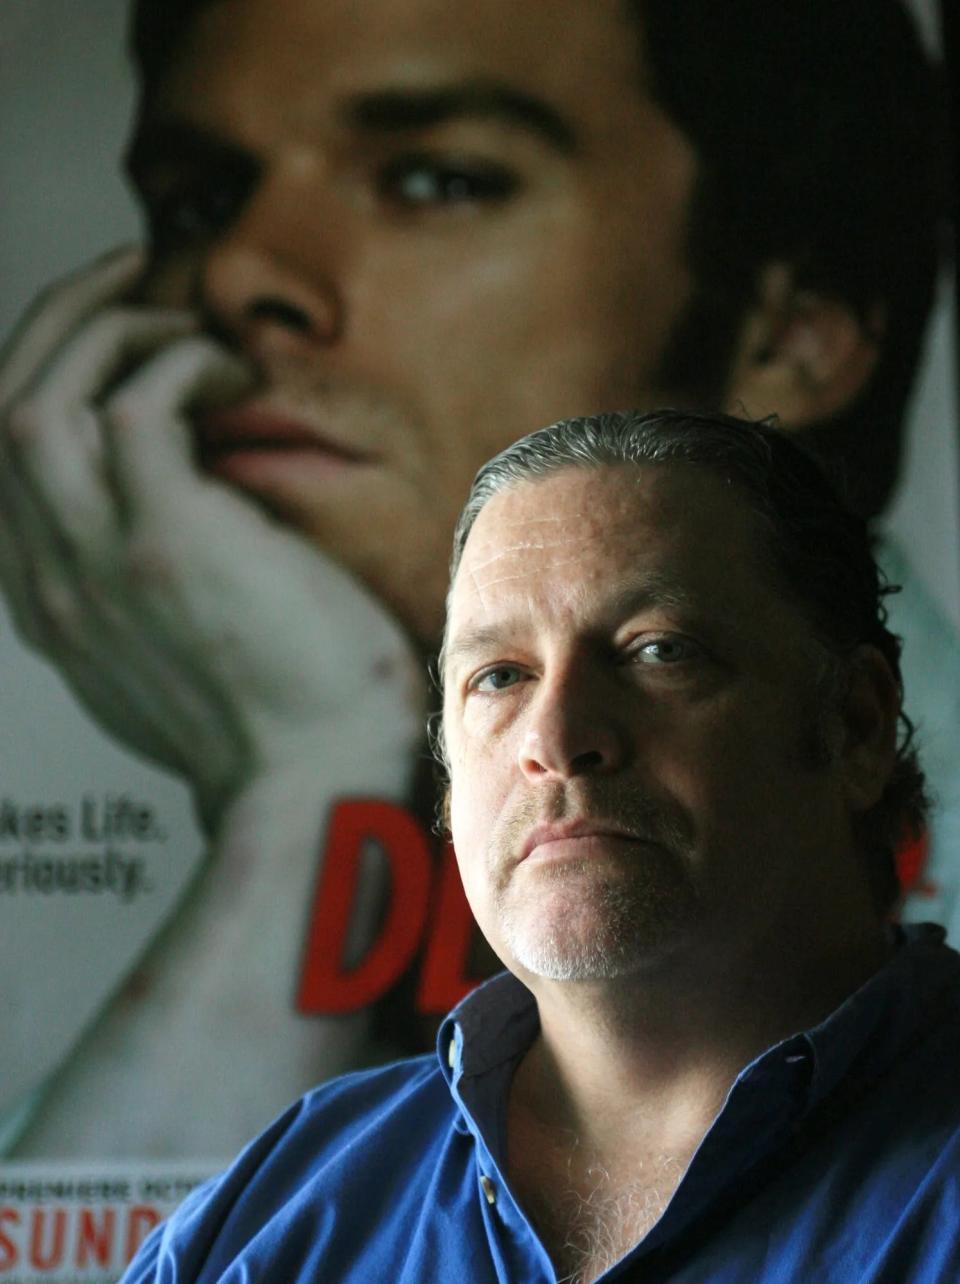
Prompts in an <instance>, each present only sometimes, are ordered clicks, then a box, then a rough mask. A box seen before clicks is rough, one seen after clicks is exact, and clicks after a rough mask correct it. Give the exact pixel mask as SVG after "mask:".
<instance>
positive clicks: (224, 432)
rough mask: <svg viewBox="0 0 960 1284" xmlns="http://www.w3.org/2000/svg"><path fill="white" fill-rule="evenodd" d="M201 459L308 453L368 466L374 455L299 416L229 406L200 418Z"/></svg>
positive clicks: (202, 415) (255, 406)
mask: <svg viewBox="0 0 960 1284" xmlns="http://www.w3.org/2000/svg"><path fill="white" fill-rule="evenodd" d="M196 432H197V441H198V444H199V447H200V454H201V457H202V458H207V459H210V458H216V457H217V456H222V455H224V454H228V453H234V452H242V451H256V452H269V451H283V452H290V451H307V452H317V453H319V454H323V455H332V456H334V457H336V458H337V459H341V460H343V461H344V462H346V463H357V464H359V463H369V462H371V460H372V456H371V455H370V454H368V453H364V452H363V451H360V450H357V449H356V447H354V446H348V445H347V444H346V443H344V442H342V441H338V440H337V439H336V438H335V437H333V436H331V435H329V434H328V433H327V432H326V431H324V429H322V428H320V427H319V426H316V425H314V424H312V423H310V422H309V421H308V420H306V419H305V418H302V417H300V416H298V415H291V414H287V413H285V412H283V411H280V410H274V409H271V408H270V407H263V406H257V405H242V404H241V405H239V406H227V407H224V408H223V409H217V410H207V411H204V412H203V413H202V414H201V415H198V416H197V420H196Z"/></svg>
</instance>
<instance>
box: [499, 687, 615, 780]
mask: <svg viewBox="0 0 960 1284" xmlns="http://www.w3.org/2000/svg"><path fill="white" fill-rule="evenodd" d="M629 754H630V737H629V733H628V728H627V725H626V723H625V721H624V718H623V709H622V699H621V700H620V701H618V700H617V693H616V692H615V691H613V690H611V688H610V685H609V684H607V683H604V682H603V681H602V680H596V679H591V678H589V677H587V676H586V675H584V674H583V672H582V671H579V670H578V671H577V672H576V673H569V674H567V675H565V676H564V677H563V678H558V679H556V680H552V681H550V682H549V683H548V682H547V681H546V680H541V682H540V684H539V686H538V690H537V692H536V695H535V696H534V697H533V700H532V702H531V705H530V707H529V709H528V711H527V717H526V720H525V725H524V727H523V731H522V735H521V741H520V750H519V763H520V769H521V771H522V772H523V773H524V775H526V776H528V777H530V778H531V779H538V778H542V777H544V776H552V777H556V778H558V779H570V778H572V777H574V776H580V775H588V774H592V773H600V774H604V773H608V772H615V771H618V770H620V768H622V767H623V766H624V765H625V764H626V762H627V760H628V758H629Z"/></svg>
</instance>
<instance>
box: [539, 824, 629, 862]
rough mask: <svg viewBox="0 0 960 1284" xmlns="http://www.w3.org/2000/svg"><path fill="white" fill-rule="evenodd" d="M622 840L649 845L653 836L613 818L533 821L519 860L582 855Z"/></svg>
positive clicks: (546, 859) (578, 856) (581, 857)
mask: <svg viewBox="0 0 960 1284" xmlns="http://www.w3.org/2000/svg"><path fill="white" fill-rule="evenodd" d="M624 842H629V843H639V844H645V845H648V846H649V845H651V843H652V840H651V839H650V838H647V837H646V836H644V835H643V834H639V833H637V832H636V831H634V830H632V829H630V828H628V827H626V826H624V825H620V824H617V823H616V822H615V821H605V820H588V819H582V820H575V821H558V822H556V823H548V824H541V825H536V826H535V827H534V828H533V829H532V830H530V832H529V833H528V834H527V836H526V838H525V840H524V843H523V847H522V848H521V853H520V860H521V861H525V860H531V859H532V860H535V861H541V860H542V861H549V860H562V859H566V858H573V857H575V858H578V859H583V858H586V857H589V855H590V854H591V853H592V852H594V851H599V850H601V849H602V848H604V847H605V846H609V845H610V844H614V843H624Z"/></svg>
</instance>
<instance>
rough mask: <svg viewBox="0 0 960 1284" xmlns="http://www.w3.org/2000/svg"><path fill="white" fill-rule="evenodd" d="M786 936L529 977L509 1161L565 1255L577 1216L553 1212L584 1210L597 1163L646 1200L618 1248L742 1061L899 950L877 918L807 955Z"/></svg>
mask: <svg viewBox="0 0 960 1284" xmlns="http://www.w3.org/2000/svg"><path fill="white" fill-rule="evenodd" d="M778 946H779V948H778V950H777V951H775V952H771V951H768V950H761V951H760V954H759V956H755V957H748V956H743V957H739V958H731V959H728V960H726V962H725V963H724V964H721V963H719V962H718V960H717V956H716V954H715V953H714V954H713V955H712V964H711V966H709V967H703V966H702V962H703V958H711V954H710V948H709V946H708V945H706V944H705V945H704V949H703V951H702V957H701V958H700V959H699V960H698V959H697V958H696V957H695V956H696V955H697V954H699V953H701V952H700V951H694V952H693V955H694V957H691V959H690V960H689V963H685V964H683V965H678V964H677V962H676V960H673V961H671V963H670V964H669V965H668V964H666V963H665V964H663V965H662V966H660V967H651V968H650V969H649V971H648V972H640V973H635V974H633V975H631V976H628V977H622V978H618V979H617V980H616V981H604V982H589V983H570V982H544V981H541V980H538V979H533V980H532V988H533V989H534V993H535V994H536V996H537V1002H538V1008H539V1011H540V1020H541V1031H540V1034H539V1036H538V1038H537V1039H536V1040H535V1042H534V1044H533V1045H532V1046H531V1048H530V1050H529V1051H528V1053H527V1055H526V1056H525V1057H524V1059H523V1061H522V1062H521V1064H520V1066H519V1068H518V1070H517V1073H516V1075H515V1077H514V1081H513V1085H512V1089H511V1095H510V1101H509V1113H508V1130H507V1131H508V1168H509V1171H510V1175H511V1179H512V1180H513V1181H514V1183H515V1184H516V1188H517V1191H518V1194H519V1195H520V1198H521V1202H524V1203H525V1205H526V1206H527V1207H528V1211H529V1212H530V1213H531V1215H532V1216H533V1217H534V1220H535V1221H536V1222H537V1224H538V1226H539V1227H540V1229H541V1233H542V1234H543V1235H544V1239H545V1242H546V1243H547V1246H548V1248H549V1249H550V1251H551V1252H552V1253H554V1256H555V1260H557V1254H558V1253H560V1251H561V1244H560V1243H559V1242H558V1237H559V1240H562V1241H563V1242H566V1238H565V1237H568V1236H569V1234H570V1227H569V1226H567V1227H566V1228H564V1226H562V1225H561V1224H559V1223H557V1224H551V1218H553V1217H554V1215H555V1213H556V1210H557V1209H558V1208H559V1207H560V1206H561V1205H565V1206H566V1207H568V1208H570V1207H573V1206H574V1205H575V1206H576V1207H577V1208H578V1209H580V1215H583V1216H586V1212H585V1210H586V1209H587V1207H588V1204H586V1203H584V1201H585V1200H587V1199H588V1196H590V1193H591V1192H594V1194H596V1192H597V1190H598V1186H597V1182H598V1179H599V1177H598V1175H602V1179H603V1180H602V1183H601V1184H602V1185H604V1186H605V1187H607V1188H608V1189H607V1191H606V1198H607V1200H608V1202H609V1203H610V1206H611V1207H615V1206H618V1201H619V1203H620V1204H622V1203H623V1201H624V1200H625V1199H627V1196H629V1197H630V1199H629V1200H628V1202H632V1203H634V1204H635V1206H636V1215H635V1216H634V1217H633V1218H632V1221H631V1220H630V1219H627V1221H628V1222H629V1225H627V1224H625V1225H624V1227H623V1233H624V1235H626V1236H627V1238H626V1241H625V1242H624V1243H621V1244H620V1245H619V1248H620V1249H621V1250H622V1251H626V1250H627V1248H629V1247H630V1245H631V1244H632V1243H635V1242H637V1240H638V1239H639V1238H642V1237H643V1235H645V1234H646V1232H647V1231H648V1230H649V1229H650V1228H651V1227H652V1225H653V1224H654V1223H655V1222H656V1221H657V1220H658V1219H659V1215H660V1212H662V1210H663V1208H664V1207H665V1206H666V1204H667V1203H668V1202H669V1199H670V1197H671V1196H672V1194H673V1190H674V1189H675V1187H676V1185H677V1184H678V1182H679V1180H680V1178H681V1177H682V1175H683V1173H684V1171H685V1170H686V1167H687V1165H688V1164H689V1162H690V1160H691V1158H692V1156H693V1153H694V1151H695V1150H696V1149H697V1147H698V1145H699V1143H700V1141H701V1140H702V1138H703V1136H704V1134H705V1133H706V1132H707V1130H708V1129H709V1127H710V1125H711V1124H712V1122H713V1120H714V1119H715V1118H716V1116H717V1115H718V1114H719V1112H720V1109H721V1107H722V1105H723V1102H724V1100H725V1098H726V1095H727V1093H728V1092H729V1090H730V1087H731V1085H732V1083H733V1081H734V1079H735V1078H736V1076H737V1074H738V1073H739V1072H740V1070H742V1069H743V1067H744V1066H745V1065H747V1064H749V1062H750V1061H752V1060H753V1059H754V1058H755V1057H757V1056H759V1055H760V1054H761V1053H762V1052H763V1051H765V1050H766V1049H767V1048H769V1047H771V1046H772V1045H774V1044H775V1043H777V1042H779V1041H780V1040H781V1039H784V1038H786V1037H788V1036H789V1035H791V1034H793V1033H796V1032H798V1031H800V1030H803V1029H807V1028H809V1027H810V1026H812V1025H815V1024H817V1023H819V1022H820V1021H822V1020H824V1019H825V1018H826V1017H827V1016H828V1015H829V1014H830V1013H831V1012H832V1011H833V1010H834V1009H835V1008H836V1007H838V1006H839V1005H840V1003H842V1002H843V1001H844V999H845V998H847V997H848V996H849V995H850V994H852V993H853V992H854V991H855V990H856V989H858V988H859V987H860V986H861V985H862V984H863V983H864V982H865V981H866V980H867V979H869V977H870V976H871V975H872V974H873V973H874V972H875V971H876V970H877V969H878V968H879V967H880V966H882V964H883V962H884V960H885V958H886V957H887V956H888V953H889V947H888V946H887V944H886V938H885V934H884V932H883V929H882V927H881V926H880V925H879V924H876V925H870V924H867V925H865V926H864V928H863V930H862V931H860V932H859V933H858V932H857V931H855V930H851V935H850V938H848V939H847V940H844V941H842V942H839V943H838V945H837V947H836V948H835V949H834V950H833V951H824V949H823V946H822V943H821V944H820V946H819V948H818V949H817V951H816V954H815V955H811V956H810V957H809V958H805V957H804V955H803V948H804V947H803V942H802V938H801V936H800V934H799V933H798V937H797V940H795V941H790V940H788V939H782V938H781V940H780V941H779V942H778ZM525 979H526V978H525ZM545 1174H549V1176H546V1177H545ZM638 1182H639V1186H638ZM641 1187H642V1189H641ZM571 1215H572V1214H571ZM562 1220H563V1219H562V1217H561V1218H560V1221H561V1222H562ZM595 1229H596V1228H595ZM609 1229H610V1228H609V1227H608V1228H605V1229H603V1234H607V1233H608V1231H609ZM578 1233H579V1232H578ZM631 1236H632V1238H631ZM551 1240H552V1243H551V1242H549V1241H551ZM558 1264H559V1262H558Z"/></svg>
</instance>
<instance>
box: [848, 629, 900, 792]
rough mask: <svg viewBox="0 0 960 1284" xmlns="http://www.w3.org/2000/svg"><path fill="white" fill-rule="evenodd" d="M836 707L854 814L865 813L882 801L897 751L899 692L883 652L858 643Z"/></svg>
mask: <svg viewBox="0 0 960 1284" xmlns="http://www.w3.org/2000/svg"><path fill="white" fill-rule="evenodd" d="M847 663H848V669H847V682H846V684H845V687H844V691H843V695H842V698H841V702H840V708H839V709H838V710H837V712H838V713H839V716H840V722H841V725H842V734H841V737H840V741H841V743H840V746H839V755H838V756H839V765H840V769H841V772H842V775H843V781H844V786H845V789H846V794H847V799H848V802H849V804H850V810H851V811H852V812H864V811H868V810H869V809H870V808H871V807H872V806H874V804H875V803H877V802H878V801H879V800H880V796H881V795H882V793H883V791H884V789H885V788H886V786H887V783H888V781H889V780H890V776H891V774H892V772H893V768H894V764H895V762H896V755H897V727H898V721H899V717H900V691H899V689H898V686H897V680H896V678H895V677H894V676H893V673H892V672H891V669H890V665H889V664H888V663H887V661H886V658H885V657H884V655H883V654H882V653H881V652H880V651H879V650H878V649H877V648H876V647H875V646H869V645H863V646H859V647H857V649H856V651H855V652H854V653H853V655H852V656H851V657H850V659H849V661H848V662H847Z"/></svg>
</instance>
